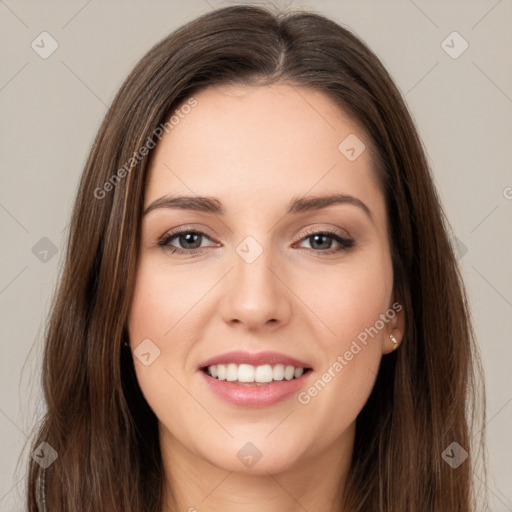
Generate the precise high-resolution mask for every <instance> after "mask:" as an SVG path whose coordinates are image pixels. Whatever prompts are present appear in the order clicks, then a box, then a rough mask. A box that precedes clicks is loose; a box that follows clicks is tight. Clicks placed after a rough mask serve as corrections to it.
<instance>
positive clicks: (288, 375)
mask: <svg viewBox="0 0 512 512" xmlns="http://www.w3.org/2000/svg"><path fill="white" fill-rule="evenodd" d="M207 371H208V374H209V375H211V376H212V377H215V378H217V379H218V380H227V381H229V382H233V381H238V382H248V383H251V382H257V383H261V384H264V383H268V382H272V380H283V379H285V380H292V379H293V378H296V379H297V378H299V377H300V376H301V375H302V374H303V373H304V368H295V367H294V366H290V365H288V366H285V365H283V364H276V365H274V366H273V367H272V366H271V365H270V364H263V365H260V366H253V365H251V364H240V365H238V364H235V363H229V364H227V365H225V364H214V365H212V366H208V369H207Z"/></svg>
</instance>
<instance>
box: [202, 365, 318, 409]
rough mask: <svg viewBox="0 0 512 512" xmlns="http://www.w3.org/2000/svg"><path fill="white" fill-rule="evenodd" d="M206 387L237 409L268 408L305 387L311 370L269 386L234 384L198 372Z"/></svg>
mask: <svg viewBox="0 0 512 512" xmlns="http://www.w3.org/2000/svg"><path fill="white" fill-rule="evenodd" d="M199 373H201V374H202V376H203V378H204V379H205V382H206V384H207V385H208V387H209V388H210V389H211V390H212V391H213V392H214V393H215V394H216V395H217V396H218V397H219V398H221V399H223V400H225V401H226V402H229V403H231V404H233V405H237V406H239V407H268V406H270V405H274V404H277V403H279V402H281V401H283V400H286V399H287V398H289V397H290V396H291V395H293V394H294V393H297V392H298V391H299V390H300V389H301V388H303V387H304V386H305V385H306V382H307V381H308V380H309V376H310V374H311V373H313V372H312V370H309V371H307V372H306V373H303V374H302V375H301V376H300V377H299V378H298V379H292V380H284V379H283V380H278V381H272V382H271V383H269V384H265V385H262V386H258V385H257V384H249V385H244V384H235V383H233V382H230V381H227V380H218V379H215V378H214V377H210V376H209V375H208V374H207V373H206V372H204V371H203V370H199Z"/></svg>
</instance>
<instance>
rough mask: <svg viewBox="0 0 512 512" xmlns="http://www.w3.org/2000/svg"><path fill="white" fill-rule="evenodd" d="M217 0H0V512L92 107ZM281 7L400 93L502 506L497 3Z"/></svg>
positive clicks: (504, 304) (505, 383) (508, 256)
mask: <svg viewBox="0 0 512 512" xmlns="http://www.w3.org/2000/svg"><path fill="white" fill-rule="evenodd" d="M276 3H277V4H278V5H283V4H282V3H281V2H276ZM228 4H229V2H225V1H224V2H216V1H213V0H209V1H206V0H193V1H192V0H187V1H184V0H183V1H156V0H153V1H149V2H142V1H140V0H139V1H125V2H121V1H113V0H111V1H100V0H89V1H86V0H80V1H75V0H73V1H66V2H64V1H59V2H56V1H45V2H38V1H32V2H31V1H27V0H0V39H1V45H2V46H1V47H2V66H1V70H0V109H1V115H2V117H1V119H2V121H1V138H2V151H1V152H0V172H1V177H0V179H1V188H0V225H1V237H2V256H1V269H0V312H1V313H0V314H1V321H2V324H1V325H2V329H1V333H2V344H1V347H2V353H1V358H0V364H1V373H0V450H1V460H2V464H1V471H0V510H2V511H3V510H6V511H7V510H9V511H15V510H22V509H23V501H22V493H23V492H24V485H25V480H26V476H25V461H26V458H27V457H28V456H30V453H28V447H27V446H25V443H26V441H27V439H28V438H27V436H28V435H29V432H30V431H31V429H32V428H33V426H34V424H35V423H36V422H37V420H38V419H39V418H40V416H41V414H42V412H43V407H42V402H41V395H40V389H39V378H40V370H39V366H40V357H41V347H42V332H43V331H42V329H43V326H44V319H45V316H46V314H47V312H48V309H49V304H50V298H51V295H52V292H53V289H54V286H55V283H56V280H57V277H58V272H59V268H60V265H61V264H62V262H63V258H62V257H63V253H62V249H63V247H64V241H65V236H66V227H67V224H68V221H69V216H70V213H71V207H72V201H73V198H74V193H75V190H76V186H77V184H78V180H79V176H80V173H81V171H82V167H83V165H84V163H85V159H86V155H87V152H88V150H89V147H90V145H91V143H92V141H93V137H94V135H95V132H96V130H97V129H98V127H99V124H100V121H101V119H102V117H103V115H104V113H105V112H106V109H107V105H109V104H110V102H111V101H112V99H113V97H114V94H115V93H116V91H117V89H118V87H119V86H120V84H121V82H122V80H123V79H124V78H125V77H126V75H127V74H128V72H129V71H130V70H131V68H132V67H133V65H134V64H135V63H136V62H137V60H138V59H139V58H140V57H142V55H143V54H144V53H145V52H146V51H147V50H148V49H149V48H150V47H151V46H152V45H153V44H155V43H156V42H158V41H159V40H160V39H161V38H163V37H164V36H166V35H167V34H168V33H169V32H170V31H171V30H172V29H174V28H176V27H177V26H179V25H181V24H183V23H184V22H186V21H189V20H191V19H192V18H194V17H195V16H197V15H199V14H202V13H205V12H207V11H209V10H210V9H214V8H217V7H221V6H225V5H228ZM287 5H289V6H291V7H305V8H310V9H313V10H316V11H318V12H320V13H323V14H326V15H327V16H329V17H332V18H333V19H334V20H336V21H338V22H339V23H341V24H342V25H346V26H347V27H348V28H350V29H352V30H353V31H354V32H355V33H356V34H358V35H359V36H361V37H362V38H363V39H364V40H365V41H366V42H367V43H368V44H369V45H370V47H371V48H372V49H373V50H374V51H375V53H376V54H377V55H378V56H379V57H380V59H381V60H382V62H383V63H384V65H385V66H386V67H387V69H388V70H389V71H390V73H391V75H392V76H393V78H394V79H395V81H396V83H397V85H398V87H399V88H400V90H401V91H402V93H403V94H404V95H405V98H406V101H407V103H408V106H409V108H410V110H411V112H412V115H413V117H414V119H415V120H416V123H417V125H418V129H419V132H420V135H421V137H422V139H423V142H424V145H425V148H426V150H427V154H428V156H429V161H430V163H431V165H432V168H433V172H434V176H435V181H436V184H437V186H438V189H439V191H440V194H441V199H442V201H443V203H444V206H445V209H446V212H447V214H448V217H449V220H450V222H451V225H452V227H453V235H454V236H455V237H456V238H454V239H453V242H454V244H455V246H456V247H457V248H458V251H459V262H460V265H461V269H462V273H463V276H464V279H465V282H466V284H467V287H468V292H469V297H470V301H471V307H472V311H473V318H474V322H475V328H476V333H477V336H478V339H479V343H480V346H481V351H482V357H483V363H484V367H485V371H486V384H487V392H488V411H487V413H488V425H487V428H488V441H489V455H490V475H491V478H490V480H489V494H490V497H491V503H492V507H491V508H492V510H495V511H512V486H510V482H512V464H511V459H512V443H511V442H510V432H511V425H512V403H511V402H512V386H511V376H510V375H511V368H510V364H511V360H512V357H511V356H512V343H511V341H512V340H511V336H510V332H511V331H512V279H511V270H510V268H511V266H510V262H511V261H512V243H511V237H510V234H511V229H510V228H511V221H512V172H511V168H512V167H511V163H512V152H511V149H510V145H511V141H512V137H511V135H512V115H511V114H512V59H511V51H510V50H511V47H512V44H511V43H512V30H511V28H512V2H511V0H499V1H496V0H479V1H476V0H475V1H465V2H462V1H461V2H455V1H440V0H439V1H427V0H414V1H412V0H401V1H379V2H378V1H334V0H332V1H327V0H324V1H317V2H312V1H309V2H301V3H298V2H287ZM44 31H46V32H48V33H49V34H50V35H51V37H52V38H53V39H55V40H56V42H57V43H58V48H57V50H56V51H55V52H54V53H52V54H51V55H50V56H48V57H47V58H45V59H43V58H42V57H41V56H40V53H37V52H36V51H35V50H34V49H33V48H32V47H31V45H32V42H33V41H34V45H36V44H38V45H39V47H36V48H37V49H38V51H39V52H43V51H48V50H49V49H51V46H50V43H51V41H50V39H49V38H48V36H40V34H41V33H42V32H44ZM453 31H457V32H458V33H459V34H460V35H461V36H462V38H463V39H464V40H465V41H467V43H468V44H469V46H468V48H467V49H466V51H464V52H463V53H462V54H461V55H459V56H457V58H453V56H454V55H455V54H458V53H459V52H460V50H461V49H463V44H464V43H463V40H461V39H457V36H456V37H455V38H453V36H451V37H449V38H448V39H447V41H446V42H445V43H444V45H443V44H442V42H443V41H444V40H445V39H446V38H447V37H448V36H449V35H450V34H451V33H452V32H453ZM41 39H43V41H42V42H41ZM450 47H451V48H450ZM445 50H448V51H449V52H451V53H452V56H450V55H449V54H448V53H447V51H445ZM43 238H46V239H48V240H46V239H45V240H42V241H41V239H43ZM34 247H35V248H34ZM52 249H53V250H54V252H55V254H53V253H52ZM45 250H46V251H48V252H47V253H45V252H44V251H45ZM20 453H23V459H22V464H20V465H18V466H17V461H18V457H19V456H20ZM310 512H313V511H310Z"/></svg>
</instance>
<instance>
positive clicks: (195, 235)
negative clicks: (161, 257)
mask: <svg viewBox="0 0 512 512" xmlns="http://www.w3.org/2000/svg"><path fill="white" fill-rule="evenodd" d="M174 239H177V242H178V244H179V245H180V246H181V247H175V246H173V245H171V242H172V241H173V240H174ZM203 239H207V240H210V241H211V238H210V237H209V236H208V235H207V234H206V233H203V232H202V231H198V230H195V229H187V228H179V229H176V230H174V231H172V232H171V233H166V234H165V235H164V236H163V237H162V238H161V239H160V240H159V241H158V246H159V247H163V248H164V249H165V250H166V251H169V252H170V253H171V254H174V253H176V254H194V253H196V252H200V250H201V249H202V248H203V246H202V241H203Z"/></svg>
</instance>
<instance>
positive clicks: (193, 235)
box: [181, 233, 201, 249]
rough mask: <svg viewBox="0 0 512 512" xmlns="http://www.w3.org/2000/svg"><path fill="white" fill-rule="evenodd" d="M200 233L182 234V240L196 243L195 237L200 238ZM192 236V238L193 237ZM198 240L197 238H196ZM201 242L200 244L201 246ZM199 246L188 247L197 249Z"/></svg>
mask: <svg viewBox="0 0 512 512" xmlns="http://www.w3.org/2000/svg"><path fill="white" fill-rule="evenodd" d="M199 236H200V235H198V234H197V233H187V234H186V235H182V236H181V241H183V240H185V245H186V244H188V243H194V240H193V237H197V238H199ZM191 237H192V238H191ZM196 242H197V240H196ZM200 245H201V244H199V246H200ZM196 248H197V247H187V249H196Z"/></svg>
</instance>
